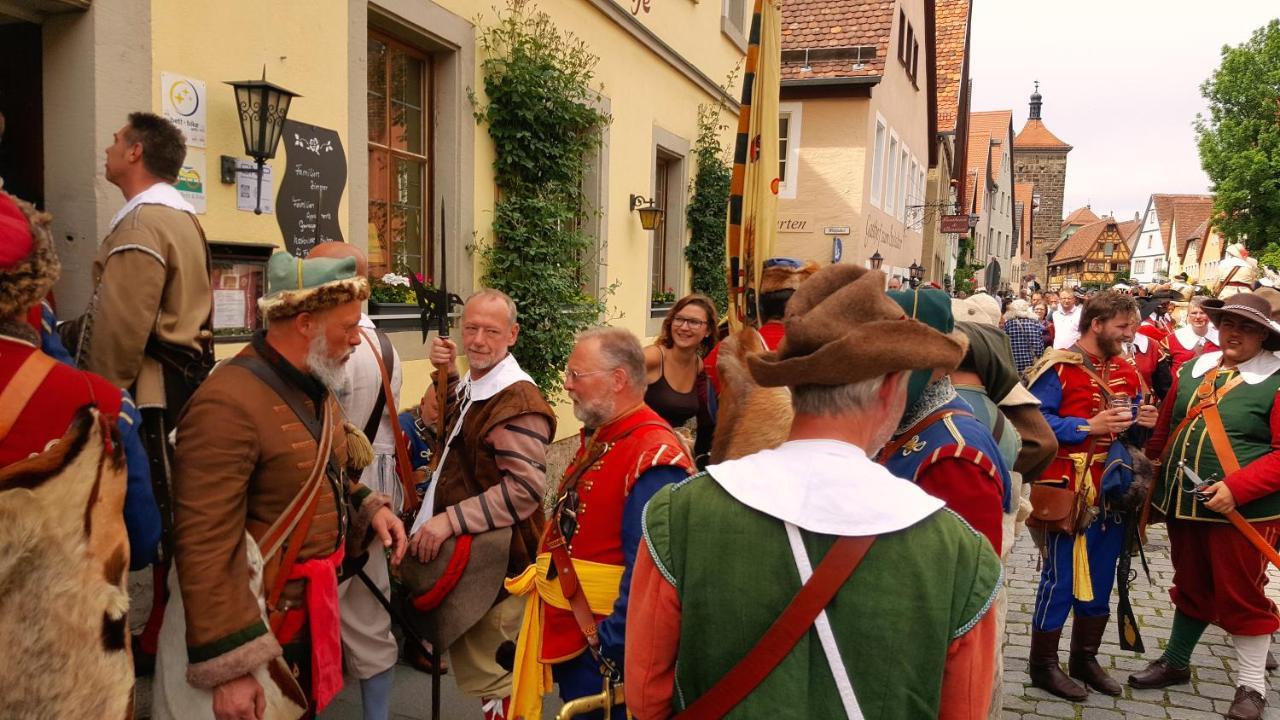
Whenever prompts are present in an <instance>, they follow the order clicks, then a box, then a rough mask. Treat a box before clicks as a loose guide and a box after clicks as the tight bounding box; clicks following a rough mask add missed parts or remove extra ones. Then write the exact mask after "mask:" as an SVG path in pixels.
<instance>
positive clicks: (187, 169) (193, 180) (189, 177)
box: [174, 148, 208, 215]
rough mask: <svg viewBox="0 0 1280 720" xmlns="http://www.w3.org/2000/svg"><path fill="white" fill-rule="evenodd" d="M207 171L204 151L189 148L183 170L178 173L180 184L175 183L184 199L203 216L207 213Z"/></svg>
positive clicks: (183, 162)
mask: <svg viewBox="0 0 1280 720" xmlns="http://www.w3.org/2000/svg"><path fill="white" fill-rule="evenodd" d="M205 169H206V163H205V156H204V151H203V150H196V149H194V148H187V158H186V160H183V161H182V170H180V171H178V182H176V183H174V187H175V188H177V190H178V192H179V193H180V194H181V195H182V197H183V198H185V199H186V201H187V202H189V203H191V204H192V206H194V207H195V209H196V212H197V213H199V214H201V215H203V214H204V213H205V208H206V203H205V181H206V180H207V179H208V175H207V174H206V173H205Z"/></svg>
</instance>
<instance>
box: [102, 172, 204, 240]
mask: <svg viewBox="0 0 1280 720" xmlns="http://www.w3.org/2000/svg"><path fill="white" fill-rule="evenodd" d="M139 205H164V206H165V207H171V208H173V209H174V210H181V211H182V212H187V213H192V214H195V211H196V209H195V208H194V207H192V206H191V203H189V202H187V201H186V199H185V198H183V197H182V194H181V193H179V192H178V191H177V190H175V189H174V187H173V186H172V185H170V184H168V183H162V182H158V183H156V184H155V185H152V186H151V187H149V188H147V189H146V190H143V191H142V192H140V193H138V194H137V195H134V196H133V199H132V200H130V201H129V202H127V203H125V204H124V207H122V208H120V212H118V213H116V216H115V217H113V218H111V229H112V230H115V229H116V226H117V225H119V224H120V221H121V220H123V219H124V218H125V216H126V215H128V214H129V213H131V212H133V211H134V209H135V208H137V207H138V206H139Z"/></svg>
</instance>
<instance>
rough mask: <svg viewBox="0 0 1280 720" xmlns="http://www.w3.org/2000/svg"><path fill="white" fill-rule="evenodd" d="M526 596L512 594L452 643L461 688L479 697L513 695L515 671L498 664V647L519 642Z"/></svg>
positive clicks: (453, 665)
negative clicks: (512, 675) (512, 672)
mask: <svg viewBox="0 0 1280 720" xmlns="http://www.w3.org/2000/svg"><path fill="white" fill-rule="evenodd" d="M524 605H525V598H522V597H515V596H512V597H508V598H507V599H505V600H503V601H502V602H500V603H498V604H497V605H494V606H493V607H492V608H490V609H489V612H487V613H485V614H484V617H482V618H480V621H479V622H477V623H476V624H475V625H473V626H471V629H470V630H468V631H467V632H466V633H464V634H463V635H462V637H460V638H458V639H457V640H455V641H453V645H450V646H449V666H450V667H451V668H452V669H453V676H454V678H455V679H456V680H457V681H458V689H459V690H461V691H462V692H464V693H466V694H467V695H470V696H472V697H477V698H504V697H507V696H508V695H510V694H511V671H510V670H506V669H504V668H503V667H502V666H500V665H498V661H497V658H496V654H497V651H498V647H499V646H501V645H502V644H503V643H505V642H512V643H514V642H515V641H516V637H517V636H519V635H520V623H521V622H522V621H523V620H524Z"/></svg>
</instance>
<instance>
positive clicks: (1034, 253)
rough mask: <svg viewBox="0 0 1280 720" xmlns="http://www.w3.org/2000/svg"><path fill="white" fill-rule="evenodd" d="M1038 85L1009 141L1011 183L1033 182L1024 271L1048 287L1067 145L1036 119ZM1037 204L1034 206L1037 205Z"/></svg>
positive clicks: (1058, 227) (1058, 235)
mask: <svg viewBox="0 0 1280 720" xmlns="http://www.w3.org/2000/svg"><path fill="white" fill-rule="evenodd" d="M1041 105H1042V98H1041V96H1040V83H1039V82H1036V90H1035V92H1033V93H1032V94H1031V114H1030V116H1029V117H1028V118H1027V124H1026V125H1024V126H1023V128H1022V132H1020V133H1018V136H1017V137H1015V138H1014V139H1013V175H1014V182H1018V183H1035V188H1036V189H1035V198H1034V199H1033V201H1032V203H1033V206H1034V208H1035V209H1034V210H1033V215H1032V221H1031V262H1030V264H1029V265H1028V269H1027V271H1028V272H1033V273H1035V274H1036V278H1037V279H1039V281H1040V284H1041V285H1043V286H1044V287H1048V286H1049V273H1048V271H1047V266H1048V262H1049V253H1050V252H1052V251H1053V249H1054V247H1056V246H1057V244H1058V240H1059V239H1060V238H1061V236H1062V235H1061V233H1062V196H1063V192H1064V191H1065V189H1066V184H1067V153H1069V152H1071V146H1070V145H1068V144H1066V143H1064V142H1062V141H1061V140H1059V139H1058V138H1057V137H1056V136H1055V135H1054V134H1053V133H1051V132H1049V128H1047V127H1045V124H1044V121H1043V120H1042V119H1041V118H1040V108H1041ZM1036 201H1038V204H1037V202H1036Z"/></svg>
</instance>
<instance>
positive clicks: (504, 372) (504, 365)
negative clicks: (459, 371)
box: [457, 352, 537, 402]
mask: <svg viewBox="0 0 1280 720" xmlns="http://www.w3.org/2000/svg"><path fill="white" fill-rule="evenodd" d="M521 380H527V381H529V382H531V383H532V382H533V378H531V377H529V374H528V373H526V372H525V371H524V370H521V369H520V363H518V362H516V356H515V355H512V354H511V353H509V352H508V353H507V356H506V357H504V358H502V360H500V361H499V362H498V364H497V365H494V366H493V368H492V369H490V370H489V372H487V373H485V374H484V377H482V378H480V379H479V380H472V379H471V371H470V370H468V371H467V374H466V375H464V376H463V378H462V382H460V383H458V391H457V392H458V395H459V396H462V395H463V394H465V393H466V392H467V389H468V388H470V393H471V401H472V402H480V401H481V400H488V399H489V398H491V397H493V396H494V395H497V394H498V393H500V392H502V391H503V390H506V389H507V388H509V387H511V386H512V385H515V384H516V383H518V382H520V381H521ZM534 384H535V385H536V384H537V383H534Z"/></svg>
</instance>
